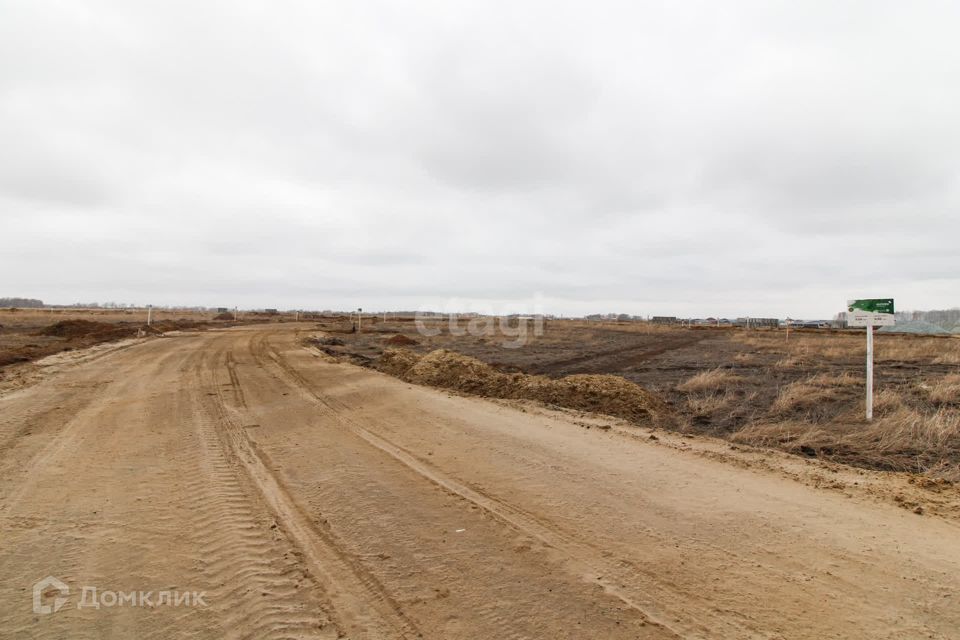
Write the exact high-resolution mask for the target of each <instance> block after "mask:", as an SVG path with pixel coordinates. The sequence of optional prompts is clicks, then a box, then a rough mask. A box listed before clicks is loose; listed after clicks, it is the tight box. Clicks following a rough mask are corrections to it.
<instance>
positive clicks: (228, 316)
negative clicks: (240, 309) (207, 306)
mask: <svg viewBox="0 0 960 640" xmlns="http://www.w3.org/2000/svg"><path fill="white" fill-rule="evenodd" d="M213 319H214V320H235V319H236V318H235V317H234V315H233V314H232V313H218V314H217V315H216V316H214V317H213Z"/></svg>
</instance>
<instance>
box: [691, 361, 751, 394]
mask: <svg viewBox="0 0 960 640" xmlns="http://www.w3.org/2000/svg"><path fill="white" fill-rule="evenodd" d="M741 379H742V378H740V376H738V375H737V374H735V373H733V372H732V371H730V370H729V369H724V368H722V367H717V368H716V369H710V370H708V371H701V372H700V373H698V374H697V375H695V376H693V377H692V378H689V379H688V380H686V381H685V382H682V383H680V384H678V385H677V390H678V391H684V392H688V393H689V392H694V391H717V390H719V389H721V388H724V387H726V386H728V385H730V384H733V383H735V382H739V381H740V380H741Z"/></svg>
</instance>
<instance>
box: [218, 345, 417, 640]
mask: <svg viewBox="0 0 960 640" xmlns="http://www.w3.org/2000/svg"><path fill="white" fill-rule="evenodd" d="M225 358H226V359H225V361H224V365H225V367H226V368H228V375H229V377H230V379H231V384H230V385H229V386H233V384H236V385H237V386H239V379H238V378H237V373H236V369H235V367H234V366H232V364H233V358H232V356H231V355H227V356H225ZM207 370H208V375H211V379H209V380H206V381H205V382H206V384H204V385H202V386H203V387H205V388H208V389H214V390H215V391H214V392H213V393H214V395H212V396H211V395H208V396H206V397H207V398H209V399H210V400H212V401H213V402H212V403H211V404H210V406H209V407H208V410H209V412H210V415H211V417H212V420H211V421H210V424H211V425H212V426H213V428H214V429H216V431H217V432H218V433H217V434H216V437H217V438H220V439H222V442H223V443H224V444H225V446H226V448H227V450H228V451H229V454H230V456H231V457H232V458H233V459H234V460H235V461H236V462H238V463H239V464H240V465H241V466H242V469H243V470H244V472H245V474H246V476H247V477H248V478H249V480H250V481H251V483H252V485H253V486H254V487H256V489H257V491H258V492H259V494H260V496H261V498H262V499H263V501H264V503H265V504H266V506H267V507H268V508H269V510H270V512H271V513H272V514H273V517H274V519H275V520H276V522H277V524H278V525H279V526H280V528H281V529H282V530H283V532H284V533H285V534H286V537H287V539H288V540H289V541H290V542H291V543H293V544H294V545H295V546H296V548H297V556H298V559H299V560H300V562H301V563H302V564H303V565H304V566H305V568H306V570H307V571H308V572H309V574H310V575H311V576H312V577H313V578H314V580H315V581H316V582H317V584H318V585H319V586H320V588H321V589H322V590H323V592H324V593H325V596H326V599H327V600H328V601H329V603H330V605H331V607H332V611H331V615H332V616H333V618H334V621H335V623H337V625H338V626H339V627H340V628H341V629H342V630H343V631H344V632H346V633H347V634H348V635H350V637H352V638H387V637H390V638H417V637H420V636H421V634H420V632H419V630H418V629H417V627H416V625H415V624H414V623H413V622H412V621H411V620H410V619H409V618H408V617H407V616H406V615H405V614H404V613H403V612H402V610H401V608H400V606H399V604H398V603H397V602H396V601H395V600H394V599H393V598H392V597H391V596H390V595H389V594H388V593H387V591H386V590H385V589H384V587H383V585H382V584H380V582H379V581H378V580H377V579H376V577H375V576H373V574H371V573H370V572H369V571H367V570H366V569H365V568H364V567H363V565H362V564H361V563H360V562H359V561H358V560H356V559H354V558H353V557H351V556H350V555H349V554H347V553H346V552H344V551H343V550H342V548H341V545H339V544H338V542H337V540H336V539H335V538H334V536H333V535H332V534H331V533H330V532H329V531H327V530H326V529H324V528H323V527H322V526H321V525H320V524H318V523H317V522H315V521H314V520H313V519H312V518H310V516H309V515H308V514H306V513H305V512H304V511H303V510H302V509H301V508H300V507H299V505H297V503H296V502H295V501H294V499H293V498H292V497H291V496H290V494H289V492H288V491H287V490H286V489H285V487H284V486H283V485H282V484H281V482H280V481H279V479H278V478H277V477H276V475H275V474H274V473H273V472H272V471H271V468H272V466H273V465H272V464H271V463H270V461H269V458H268V457H267V456H266V454H265V453H264V452H262V451H261V450H259V448H258V447H257V446H256V444H255V443H254V442H253V441H251V440H250V438H249V437H248V436H247V433H246V431H245V429H244V428H243V427H242V421H241V420H240V419H239V418H240V416H239V414H238V412H237V411H236V410H231V409H230V408H229V406H228V405H227V403H226V402H225V398H224V396H223V391H222V386H221V385H220V384H217V382H218V381H217V379H216V370H215V369H210V368H209V367H207ZM208 393H209V392H208ZM235 397H237V396H236V394H235Z"/></svg>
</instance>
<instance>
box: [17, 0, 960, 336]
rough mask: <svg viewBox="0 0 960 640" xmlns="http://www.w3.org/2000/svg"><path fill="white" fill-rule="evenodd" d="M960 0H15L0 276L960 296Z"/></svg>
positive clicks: (580, 297)
mask: <svg viewBox="0 0 960 640" xmlns="http://www.w3.org/2000/svg"><path fill="white" fill-rule="evenodd" d="M958 24H960V5H958V4H957V3H955V2H949V1H944V2H903V1H902V0H898V1H895V2H878V1H875V0H864V1H862V2H844V1H838V0H830V1H825V2H815V1H804V2H797V1H795V0H791V1H790V2H774V1H771V0H757V1H756V2H739V1H730V2H723V3H720V2H712V1H711V2H706V1H705V2H681V1H667V0H664V1H663V2H622V3H617V2H598V1H596V0H591V1H589V2H516V1H512V2H502V3H499V2H491V1H489V0H483V1H478V2H469V3H458V2H452V1H446V0H443V1H437V2H393V3H386V2H384V3H379V2H302V3H294V2H278V1H276V0H273V1H270V2H262V3H259V4H258V3H246V2H236V1H233V0H231V1H225V2H171V1H169V0H164V1H159V0H158V1H155V2H129V1H117V2H88V1H65V2H45V1H40V0H22V1H11V0H0V234H2V240H3V243H2V250H0V296H5V295H6V296H29V297H39V298H42V299H44V300H45V301H47V302H50V303H71V302H76V301H92V300H99V301H108V300H114V301H118V302H120V301H124V302H133V303H141V304H142V303H150V302H152V303H155V304H191V305H193V304H196V305H211V306H231V307H232V306H235V305H239V306H241V307H279V308H297V307H299V308H307V309H310V308H319V309H323V308H353V307H357V306H362V307H364V308H365V309H384V308H393V309H397V308H402V309H418V308H434V309H448V310H456V309H464V310H469V309H474V310H487V309H489V310H491V311H495V312H501V311H508V310H520V309H528V310H533V307H534V306H537V307H539V309H540V310H542V311H545V312H548V313H564V314H582V313H591V312H606V311H617V312H626V313H638V314H669V315H674V314H678V315H703V316H706V315H725V316H737V315H745V314H750V315H773V316H786V315H792V316H794V317H808V318H811V317H827V316H832V315H833V314H834V313H835V312H837V311H840V310H842V309H843V305H844V303H845V301H846V299H847V298H851V297H887V296H892V297H894V298H896V301H897V307H898V308H901V309H907V308H943V307H952V306H957V305H960V250H958V243H960V215H958V213H960V208H958V205H960V117H958V114H960V39H958V38H957V25H958Z"/></svg>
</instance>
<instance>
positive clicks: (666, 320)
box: [650, 316, 679, 324]
mask: <svg viewBox="0 0 960 640" xmlns="http://www.w3.org/2000/svg"><path fill="white" fill-rule="evenodd" d="M650 322H652V323H653V324H677V323H678V322H679V320H677V316H653V318H652V319H651V320H650Z"/></svg>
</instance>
